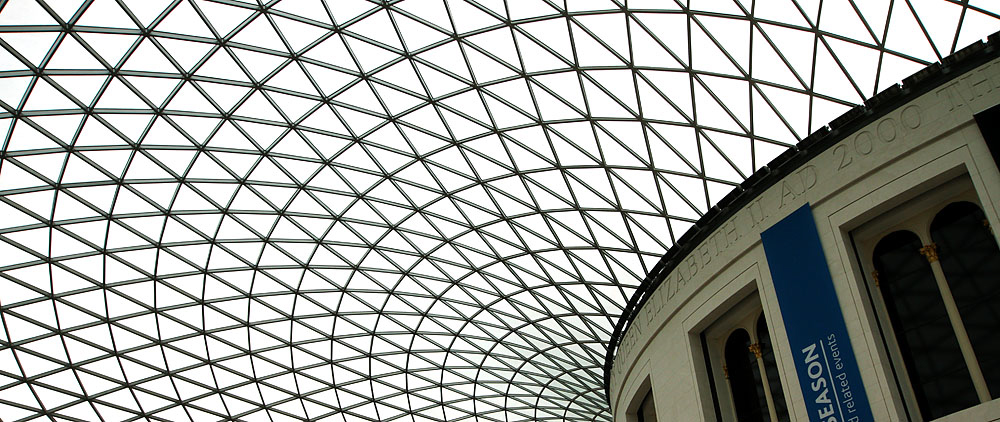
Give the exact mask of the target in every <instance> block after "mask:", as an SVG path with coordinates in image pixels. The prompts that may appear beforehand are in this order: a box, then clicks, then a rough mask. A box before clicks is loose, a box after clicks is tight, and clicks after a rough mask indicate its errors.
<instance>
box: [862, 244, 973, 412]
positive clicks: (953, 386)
mask: <svg viewBox="0 0 1000 422" xmlns="http://www.w3.org/2000/svg"><path fill="white" fill-rule="evenodd" d="M921 246H922V245H921V242H920V239H919V238H917V235H915V234H913V233H911V232H907V231H898V232H895V233H892V234H890V235H888V236H886V237H885V238H883V239H882V240H881V241H879V243H878V245H877V246H876V247H875V252H874V257H873V258H872V261H873V263H874V264H875V269H876V270H877V271H878V273H879V283H880V285H879V290H880V291H881V292H882V297H883V298H884V299H885V305H886V310H887V311H888V313H889V319H890V320H891V321H892V327H893V330H894V331H895V333H896V341H897V342H898V343H899V349H900V352H901V353H902V355H903V360H904V362H905V364H906V370H907V372H908V373H909V376H910V382H911V384H912V386H913V390H914V394H915V395H916V398H917V405H918V406H919V408H920V413H921V414H922V415H923V416H924V418H925V419H934V418H938V417H941V416H944V415H947V414H950V413H953V412H956V411H958V410H961V409H964V408H966V407H969V406H973V405H975V404H977V403H978V402H979V400H978V398H977V396H976V391H975V388H974V387H973V385H972V379H971V378H970V376H969V370H968V368H966V366H965V360H964V359H963V358H962V352H961V350H960V349H959V346H958V340H957V339H956V338H955V333H954V331H952V328H951V322H950V321H949V319H948V314H947V311H946V310H945V307H944V302H942V300H941V292H940V290H938V287H937V282H935V280H934V275H933V273H932V272H931V268H930V265H929V264H928V263H927V260H926V259H924V257H923V256H922V255H920V252H919V249H920V247H921Z"/></svg>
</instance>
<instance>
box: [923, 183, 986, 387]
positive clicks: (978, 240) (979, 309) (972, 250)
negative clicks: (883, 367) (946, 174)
mask: <svg viewBox="0 0 1000 422" xmlns="http://www.w3.org/2000/svg"><path fill="white" fill-rule="evenodd" d="M931 239H933V241H934V243H935V244H936V245H937V250H938V256H939V257H940V261H941V268H942V270H943V272H944V275H945V279H947V280H948V287H949V289H950V290H951V292H950V293H951V295H952V296H953V297H954V298H955V305H956V307H957V308H958V312H959V314H960V317H961V320H962V322H963V325H964V327H965V331H966V332H967V333H968V336H969V342H970V345H971V346H972V349H973V350H974V351H975V356H974V357H975V360H976V362H977V363H978V365H979V368H980V370H981V372H982V375H983V379H984V381H985V382H986V385H987V389H988V390H989V392H990V393H992V394H991V396H992V397H998V396H1000V334H998V333H997V329H998V328H1000V249H998V248H997V243H996V241H995V240H994V237H993V233H992V232H991V231H990V226H989V224H988V223H987V221H986V215H985V214H983V211H982V210H981V209H979V207H978V206H976V205H975V204H972V203H970V202H964V201H963V202H956V203H953V204H949V205H948V206H947V207H945V208H944V209H942V210H941V211H940V212H938V214H937V215H936V216H935V217H934V221H933V222H932V223H931Z"/></svg>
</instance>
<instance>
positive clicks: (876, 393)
mask: <svg viewBox="0 0 1000 422" xmlns="http://www.w3.org/2000/svg"><path fill="white" fill-rule="evenodd" d="M998 88H1000V33H997V34H994V35H992V36H991V37H990V39H989V42H988V43H986V44H983V43H977V44H973V45H971V46H969V47H967V48H965V49H963V50H961V51H959V52H957V53H956V54H954V55H952V56H949V57H946V58H945V60H943V61H942V62H941V64H934V65H932V66H929V67H928V68H926V69H924V70H921V71H920V72H917V73H915V74H913V75H912V76H910V77H908V78H905V79H904V80H903V83H902V85H896V86H892V87H890V88H889V89H887V90H886V91H884V92H882V93H880V94H879V95H877V96H875V97H873V98H871V99H870V100H868V101H866V102H865V104H864V105H859V106H857V107H855V108H854V109H852V110H851V111H849V112H847V113H845V114H844V115H843V116H841V117H839V118H837V119H834V120H833V121H832V122H831V123H830V125H829V126H828V127H825V128H822V129H821V130H820V131H818V132H816V133H814V134H812V135H810V136H809V137H807V138H806V139H804V140H803V141H802V142H800V143H799V144H798V145H797V146H796V147H795V148H793V149H791V150H789V151H788V152H786V153H784V154H782V155H780V156H778V157H777V158H775V159H774V160H772V161H771V162H770V163H768V164H767V166H766V167H764V168H762V169H761V170H759V171H758V172H757V173H755V174H754V175H753V176H751V177H750V178H748V179H747V180H746V181H745V182H743V183H742V184H741V185H740V187H739V188H737V189H735V190H733V192H732V193H731V194H730V195H728V196H727V197H726V198H724V199H723V200H722V201H720V202H719V203H718V204H717V205H716V207H714V208H713V209H712V210H711V211H710V212H708V213H706V214H705V215H704V216H703V217H702V219H701V220H699V221H698V222H697V223H696V224H695V227H694V228H692V229H690V230H688V232H687V233H686V234H685V236H684V237H682V238H681V240H680V241H679V242H678V243H677V244H676V245H674V246H673V247H671V249H670V250H669V251H668V252H667V253H666V254H665V255H664V257H663V259H662V260H661V261H660V263H659V264H658V265H657V266H656V267H654V269H653V271H652V272H651V273H650V274H649V275H648V276H647V278H646V281H645V282H644V283H643V284H642V285H641V286H640V288H639V291H638V292H637V293H636V294H635V295H634V296H633V298H632V300H631V301H630V302H629V304H628V305H627V306H626V310H625V312H624V315H623V317H622V319H621V320H620V321H619V324H618V326H617V327H616V330H615V332H614V334H613V336H612V340H611V347H610V348H609V353H608V361H607V366H606V369H607V372H606V374H605V376H606V383H607V384H606V386H607V388H608V397H609V400H610V403H611V406H612V409H613V412H614V415H615V420H622V421H634V420H639V421H652V420H661V419H662V420H702V419H703V420H720V421H737V420H739V421H747V420H758V421H767V420H771V421H775V420H777V421H790V420H816V421H870V420H941V421H945V420H947V421H973V420H976V421H988V420H996V418H997V417H1000V400H996V399H997V398H998V397H1000V362H998V360H997V356H998V354H997V353H998V351H1000V339H998V337H997V336H996V332H997V329H1000V284H998V283H996V280H997V277H998V276H1000V248H998V246H997V233H996V232H995V230H994V229H993V227H996V224H997V222H998V221H1000V214H998V208H997V207H998V205H1000V202H998V201H997V197H998V195H1000V172H998V170H997V164H998V162H1000V161H998V159H1000V91H998Z"/></svg>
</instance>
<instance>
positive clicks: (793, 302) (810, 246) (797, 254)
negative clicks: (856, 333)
mask: <svg viewBox="0 0 1000 422" xmlns="http://www.w3.org/2000/svg"><path fill="white" fill-rule="evenodd" d="M760 237H761V240H762V241H763V243H764V253H765V255H767V265H768V266H769V267H770V268H771V279H772V280H773V281H774V290H775V293H776V294H777V297H778V306H779V307H780V308H781V317H782V319H783V320H784V322H785V331H786V333H787V335H788V344H789V345H791V347H792V355H793V356H794V357H795V369H796V372H798V375H799V385H800V386H801V387H802V395H803V397H804V398H805V403H806V408H807V409H808V414H809V420H810V421H821V422H868V421H872V420H873V418H872V411H871V405H870V404H869V403H868V396H867V395H866V394H865V386H864V384H863V383H862V381H861V373H860V372H859V371H858V364H857V359H855V357H854V349H852V348H851V339H850V338H849V337H848V335H847V326H846V325H845V324H844V314H843V313H842V312H841V311H840V303H839V302H838V301H837V292H836V291H835V290H834V288H833V278H831V277H830V269H829V268H828V267H827V262H826V256H825V255H824V254H823V247H822V246H821V245H820V241H819V232H817V231H816V221H815V220H813V215H812V209H811V208H810V207H809V204H806V205H804V206H802V207H801V208H799V209H797V210H795V212H793V213H792V214H791V215H789V216H788V217H785V219H783V220H781V221H779V222H778V223H777V224H775V225H774V226H772V227H771V228H769V229H767V230H765V231H764V232H763V233H761V235H760Z"/></svg>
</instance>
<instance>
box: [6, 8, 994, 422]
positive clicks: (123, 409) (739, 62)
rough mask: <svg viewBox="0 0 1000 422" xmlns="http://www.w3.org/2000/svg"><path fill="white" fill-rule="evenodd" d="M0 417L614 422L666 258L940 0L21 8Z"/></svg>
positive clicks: (965, 13) (967, 22) (919, 58)
mask: <svg viewBox="0 0 1000 422" xmlns="http://www.w3.org/2000/svg"><path fill="white" fill-rule="evenodd" d="M0 4H2V6H0V7H2V9H0V47H2V48H0V107H2V110H0V133H2V134H4V137H3V152H2V163H0V213H2V214H0V215H2V219H0V319H2V326H3V330H4V334H3V336H0V415H2V418H3V420H5V421H19V420H36V419H39V420H41V419H45V420H48V419H52V420H85V421H91V420H104V421H120V420H127V421H131V420H144V419H150V420H164V421H177V420H193V421H205V420H245V421H257V420H267V421H285V420H310V421H311V420H332V421H345V422H350V421H374V420H406V421H409V420H413V421H442V420H482V421H504V422H513V421H521V420H608V419H609V414H608V412H607V403H606V402H605V399H604V394H603V386H602V376H603V374H602V369H601V365H602V363H603V361H604V355H605V351H606V350H605V347H606V343H607V341H608V337H609V336H610V332H611V330H612V328H613V326H614V323H615V322H616V320H617V317H618V315H619V314H620V313H621V310H622V306H623V304H624V303H625V302H626V301H627V299H628V298H629V296H630V295H631V294H632V292H633V291H634V289H635V287H636V286H637V285H638V283H639V281H640V280H641V279H642V277H643V276H644V274H645V273H646V271H647V269H648V267H650V266H651V265H652V264H653V263H655V262H656V260H657V259H658V258H659V257H660V256H661V255H662V254H663V253H664V252H665V251H666V249H667V248H668V247H669V246H670V245H671V244H672V243H673V240H674V239H675V238H676V237H679V236H680V235H681V234H683V233H684V232H685V230H687V228H688V227H690V226H691V225H692V223H693V222H694V221H696V220H697V219H698V218H699V217H700V215H702V214H703V213H704V212H706V210H708V208H709V207H710V206H711V204H713V203H714V202H715V201H717V200H718V199H720V198H721V197H722V196H724V195H725V194H726V193H728V192H729V191H730V190H731V189H732V188H733V186H735V185H737V184H738V183H740V182H741V181H742V180H743V179H744V178H746V177H747V176H748V175H750V174H751V173H752V172H753V171H754V169H755V168H757V167H759V166H760V165H762V164H763V163H766V162H767V161H768V160H769V159H770V158H772V157H774V156H775V155H777V154H778V153H780V152H782V151H783V150H784V149H785V148H786V147H787V146H788V145H791V144H794V143H795V142H797V141H798V140H799V139H801V138H803V137H805V136H806V135H808V134H809V133H810V132H811V131H812V130H814V129H816V128H818V127H820V126H822V125H823V124H825V123H826V122H828V121H829V120H830V119H832V118H833V117H836V116H837V115H839V114H840V113H842V112H843V111H845V110H847V109H848V107H849V106H851V105H853V104H855V103H859V102H861V101H862V100H863V99H864V98H867V97H869V96H871V95H873V94H875V93H876V92H878V91H880V90H881V89H882V88H885V87H886V86H889V85H891V84H893V83H895V82H897V81H898V80H899V79H901V78H902V77H904V76H906V75H908V74H910V73H912V72H913V71H915V70H918V69H920V68H922V67H923V66H925V65H927V64H929V63H931V62H934V61H937V60H940V59H941V57H943V56H946V55H948V54H950V53H951V52H953V51H955V50H956V48H960V47H962V46H964V45H966V44H968V43H969V42H972V41H974V40H977V39H979V38H981V37H983V36H985V35H986V34H989V33H992V32H994V31H996V29H997V27H998V24H997V23H998V20H997V19H998V15H997V12H998V11H1000V7H998V6H997V5H996V4H995V2H991V1H988V0H979V1H943V0H879V1H875V0H864V1H859V0H767V1H754V0H739V1H732V0H723V1H718V0H712V1H709V0H700V1H696V0H690V1H676V2H666V1H651V0H650V1H631V0H630V1H627V2H623V1H621V0H603V1H596V0H594V1H580V0H572V1H565V2H563V1H549V0H545V1H534V0H533V1H528V0H524V1H521V0H518V1H513V0H512V1H508V2H504V1H501V0H406V1H385V2H381V1H379V2H376V1H373V2H368V1H363V0H351V1H348V0H336V1H325V0H284V1H277V0H275V1H269V2H263V1H261V2H257V3H254V2H243V1H237V0H212V1H208V0H141V1H140V0H136V1H127V0H86V1H81V0H76V1H73V0H59V1H54V0H9V1H4V2H0Z"/></svg>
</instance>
